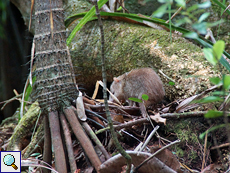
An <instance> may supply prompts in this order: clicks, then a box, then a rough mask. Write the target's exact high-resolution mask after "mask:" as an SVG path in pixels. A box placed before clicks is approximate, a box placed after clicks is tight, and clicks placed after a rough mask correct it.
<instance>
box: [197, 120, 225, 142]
mask: <svg viewBox="0 0 230 173" xmlns="http://www.w3.org/2000/svg"><path fill="white" fill-rule="evenodd" d="M225 126H226V124H220V125H217V126H214V127H211V128H210V129H208V130H206V131H205V132H204V133H201V134H200V136H199V138H200V139H203V138H204V137H205V135H206V134H208V133H210V132H212V131H214V130H216V129H219V128H223V127H225Z"/></svg>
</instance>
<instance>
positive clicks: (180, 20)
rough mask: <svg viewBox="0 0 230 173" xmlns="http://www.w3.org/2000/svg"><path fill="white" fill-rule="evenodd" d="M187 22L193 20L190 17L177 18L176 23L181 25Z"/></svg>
mask: <svg viewBox="0 0 230 173" xmlns="http://www.w3.org/2000/svg"><path fill="white" fill-rule="evenodd" d="M185 23H192V21H191V20H190V18H188V17H183V18H182V19H179V20H176V23H175V25H176V26H180V25H183V24H185Z"/></svg>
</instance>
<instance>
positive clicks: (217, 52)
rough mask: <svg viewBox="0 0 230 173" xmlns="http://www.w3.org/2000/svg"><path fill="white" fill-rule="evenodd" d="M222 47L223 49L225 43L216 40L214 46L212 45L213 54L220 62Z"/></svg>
mask: <svg viewBox="0 0 230 173" xmlns="http://www.w3.org/2000/svg"><path fill="white" fill-rule="evenodd" d="M224 47H225V43H224V41H223V40H218V41H217V42H216V43H215V44H214V45H213V48H212V49H213V53H214V56H215V57H216V58H217V59H218V60H220V58H221V56H222V54H223V52H224Z"/></svg>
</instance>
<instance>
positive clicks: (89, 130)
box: [82, 122, 111, 159]
mask: <svg viewBox="0 0 230 173" xmlns="http://www.w3.org/2000/svg"><path fill="white" fill-rule="evenodd" d="M82 125H83V128H84V129H85V131H86V133H88V135H90V136H91V138H92V140H93V141H94V142H95V143H96V144H97V146H98V148H99V149H100V150H101V152H102V154H103V155H104V156H105V158H106V159H110V158H111V157H110V155H109V153H108V152H107V151H106V150H105V148H104V146H103V145H102V143H101V141H100V140H99V139H98V138H97V136H96V135H95V133H94V132H93V130H92V129H91V127H90V126H89V125H88V123H87V122H82Z"/></svg>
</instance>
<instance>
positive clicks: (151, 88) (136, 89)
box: [109, 68, 165, 113]
mask: <svg viewBox="0 0 230 173" xmlns="http://www.w3.org/2000/svg"><path fill="white" fill-rule="evenodd" d="M113 80H114V81H113V83H112V84H111V86H110V91H111V92H112V93H113V94H114V95H115V96H116V97H117V98H118V100H119V101H122V102H126V101H128V103H129V106H135V102H133V101H130V100H128V98H130V97H135V98H138V99H141V98H142V95H143V94H147V95H148V96H149V99H148V100H147V101H144V105H145V107H148V106H150V105H155V104H157V103H159V102H160V101H162V99H163V97H164V95H165V90H164V87H163V83H162V81H161V79H160V77H159V76H158V75H157V74H156V72H155V71H154V70H153V69H151V68H140V69H134V70H131V71H130V72H127V73H125V74H123V75H121V76H119V77H114V78H113ZM109 100H110V101H112V102H114V99H113V98H112V97H111V96H110V97H109ZM140 107H142V106H141V104H140ZM142 113H143V112H142Z"/></svg>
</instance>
